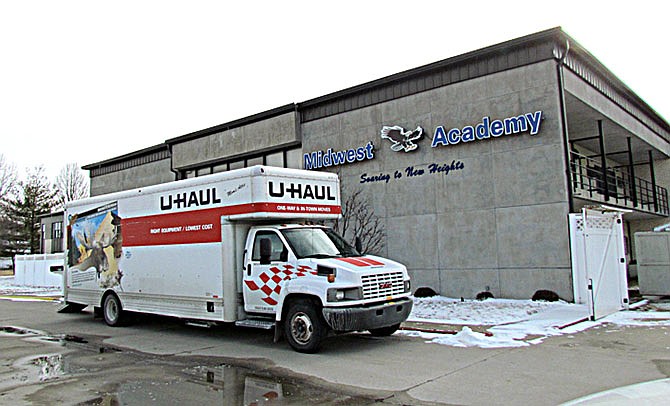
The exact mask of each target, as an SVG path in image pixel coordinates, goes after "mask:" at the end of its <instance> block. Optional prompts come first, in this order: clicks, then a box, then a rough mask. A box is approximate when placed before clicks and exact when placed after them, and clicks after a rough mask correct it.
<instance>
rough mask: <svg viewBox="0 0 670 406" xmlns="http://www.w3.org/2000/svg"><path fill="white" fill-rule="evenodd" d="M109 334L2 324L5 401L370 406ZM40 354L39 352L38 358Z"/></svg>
mask: <svg viewBox="0 0 670 406" xmlns="http://www.w3.org/2000/svg"><path fill="white" fill-rule="evenodd" d="M102 341H103V340H102V337H94V336H92V337H81V336H72V335H64V336H50V335H47V334H45V333H43V332H40V331H36V330H29V329H23V328H17V327H13V326H4V327H3V326H0V344H1V346H0V348H1V349H2V353H3V354H6V355H8V354H9V353H10V352H11V353H14V354H16V353H17V351H18V352H25V353H33V354H30V355H25V356H20V357H18V359H16V360H8V359H7V358H5V356H2V362H3V363H2V367H1V369H0V403H1V404H17V405H18V404H44V405H47V404H49V405H53V404H74V405H146V404H157V405H163V404H180V405H202V404H220V405H224V404H225V405H228V404H231V405H263V404H273V405H285V404H293V405H311V404H313V405H317V404H318V405H369V404H373V403H377V402H378V401H380V400H382V399H375V398H370V397H361V396H357V395H354V394H349V393H344V392H337V391H332V390H328V389H326V388H323V387H319V386H316V385H313V384H309V383H307V382H305V381H304V380H301V379H298V378H295V377H290V376H288V375H286V376H277V375H276V374H272V373H270V372H268V371H262V370H261V371H259V370H253V369H250V368H244V367H239V366H232V365H229V364H225V363H221V362H219V361H217V359H216V358H213V357H188V358H185V357H177V356H151V355H147V354H142V353H138V352H134V351H128V350H123V349H118V348H112V347H109V346H106V345H104V344H103V343H102ZM35 354H39V355H35Z"/></svg>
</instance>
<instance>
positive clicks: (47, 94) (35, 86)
mask: <svg viewBox="0 0 670 406" xmlns="http://www.w3.org/2000/svg"><path fill="white" fill-rule="evenodd" d="M661 4H663V3H662V2H658V1H654V2H652V1H645V0H640V1H637V2H630V1H626V2H624V1H618V0H616V1H583V0H581V1H571V0H563V1H560V2H540V1H506V2H501V1H476V0H472V1H463V2H456V1H422V0H413V1H395V0H386V1H362V0H358V1H348V0H339V1H289V0H285V1H245V2H242V1H235V2H227V1H180V2H177V1H170V0H161V1H153V0H152V1H141V0H134V1H123V0H121V1H114V2H101V1H90V0H86V1H68V0H61V1H5V0H0V38H2V40H1V42H0V44H1V45H0V49H1V50H2V54H1V56H0V140H1V143H0V154H3V155H4V156H5V159H6V160H7V161H9V162H11V163H13V164H15V165H16V167H17V168H18V169H19V170H21V172H23V171H24V170H25V169H26V168H32V167H34V166H37V165H44V167H45V168H46V170H47V174H48V175H49V177H51V178H55V176H56V174H57V173H58V171H59V170H60V169H61V168H62V167H64V166H65V165H66V164H68V163H71V162H76V163H78V164H79V165H85V164H90V163H94V162H98V161H102V160H105V159H109V158H113V157H116V156H119V155H123V154H126V153H129V152H132V151H136V150H139V149H143V148H146V147H150V146H153V145H156V144H159V143H161V142H163V141H165V140H166V139H169V138H173V137H177V136H180V135H184V134H187V133H190V132H193V131H197V130H200V129H203V128H207V127H211V126H214V125H217V124H221V123H224V122H227V121H231V120H235V119H238V118H242V117H245V116H248V115H251V114H255V113H259V112H261V111H265V110H268V109H271V108H274V107H278V106H282V105H284V104H287V103H292V102H302V101H305V100H309V99H311V98H315V97H318V96H322V95H324V94H328V93H331V92H335V91H338V90H341V89H344V88H347V87H350V86H355V85H358V84H361V83H365V82H368V81H371V80H374V79H378V78H381V77H384V76H387V75H391V74H394V73H397V72H400V71H402V70H406V69H411V68H414V67H418V66H420V65H423V64H427V63H431V62H435V61H438V60H441V59H445V58H449V57H452V56H455V55H459V54H462V53H465V52H469V51H473V50H476V49H479V48H482V47H485V46H489V45H493V44H496V43H499V42H503V41H506V40H509V39H513V38H517V37H520V36H524V35H527V34H531V33H535V32H538V31H542V30H545V29H548V28H552V27H557V26H561V27H562V28H563V30H565V31H566V32H567V33H568V35H570V36H571V37H573V38H574V39H575V40H576V41H578V42H579V43H580V44H581V45H583V46H584V47H586V49H588V50H589V51H590V52H591V53H592V54H593V55H594V56H596V57H597V58H598V59H599V60H600V61H601V62H602V63H603V64H605V66H607V67H608V68H609V69H610V70H611V71H612V72H613V73H614V74H615V75H617V76H618V77H619V78H620V79H621V80H623V82H624V83H626V84H627V85H628V86H629V87H630V88H631V89H632V90H633V91H635V92H636V93H637V94H638V95H639V96H640V97H641V98H642V99H643V100H645V101H646V102H647V103H648V104H649V105H650V106H651V107H652V108H653V109H655V110H656V111H657V112H658V113H659V114H660V115H661V116H663V117H665V118H666V119H667V118H668V117H670V97H668V90H670V89H669V86H668V81H667V66H668V62H670V57H669V56H668V45H667V43H668V40H669V39H670V28H669V26H670V24H669V23H668V21H667V12H666V11H665V10H661V9H658V7H660V5H661Z"/></svg>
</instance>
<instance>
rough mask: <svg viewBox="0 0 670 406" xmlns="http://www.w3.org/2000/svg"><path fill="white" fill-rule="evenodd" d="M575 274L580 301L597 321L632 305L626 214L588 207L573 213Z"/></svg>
mask: <svg viewBox="0 0 670 406" xmlns="http://www.w3.org/2000/svg"><path fill="white" fill-rule="evenodd" d="M570 237H571V238H570V244H571V251H572V277H573V283H574V294H575V302H576V303H587V304H588V305H589V309H590V312H591V319H592V320H597V319H599V318H602V317H605V316H607V315H609V314H612V313H614V312H617V311H619V310H622V309H627V308H628V280H627V277H626V256H625V252H624V234H623V219H622V213H621V212H618V211H610V210H606V209H602V210H600V209H597V210H594V209H584V210H582V213H579V214H570Z"/></svg>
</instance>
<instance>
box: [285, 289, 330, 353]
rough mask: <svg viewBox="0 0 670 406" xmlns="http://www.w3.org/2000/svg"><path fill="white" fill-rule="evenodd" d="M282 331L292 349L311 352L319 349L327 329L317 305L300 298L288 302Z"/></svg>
mask: <svg viewBox="0 0 670 406" xmlns="http://www.w3.org/2000/svg"><path fill="white" fill-rule="evenodd" d="M284 332H285V334H286V340H287V341H288V343H289V345H290V346H291V347H292V348H293V349H294V350H296V351H298V352H304V353H308V354H313V353H315V352H317V351H319V347H320V346H321V341H322V340H323V339H324V338H325V337H326V334H327V333H328V329H327V327H326V324H325V322H324V320H323V317H322V316H321V315H320V314H319V312H318V309H317V307H316V306H315V305H313V304H312V302H311V301H308V300H305V299H301V300H297V301H295V302H292V303H290V304H289V308H288V311H287V312H286V317H285V319H284Z"/></svg>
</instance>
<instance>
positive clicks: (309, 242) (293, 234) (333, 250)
mask: <svg viewBox="0 0 670 406" xmlns="http://www.w3.org/2000/svg"><path fill="white" fill-rule="evenodd" d="M282 234H283V235H284V237H285V238H286V241H288V243H289V245H290V246H291V248H292V249H293V252H294V253H295V255H296V257H298V259H300V258H333V257H353V256H360V255H361V254H359V253H358V251H356V249H355V248H354V247H352V246H351V245H349V244H348V243H347V242H346V241H345V240H344V239H343V238H342V237H340V236H339V235H337V233H335V232H334V231H333V230H331V229H328V228H316V227H315V228H292V229H286V230H282Z"/></svg>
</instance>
